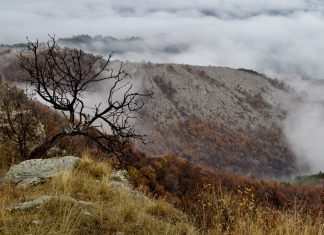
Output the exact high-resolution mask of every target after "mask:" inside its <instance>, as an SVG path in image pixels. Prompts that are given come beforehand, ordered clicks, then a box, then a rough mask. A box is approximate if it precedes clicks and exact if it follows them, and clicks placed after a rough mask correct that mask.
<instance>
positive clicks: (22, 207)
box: [6, 196, 93, 212]
mask: <svg viewBox="0 0 324 235" xmlns="http://www.w3.org/2000/svg"><path fill="white" fill-rule="evenodd" d="M49 201H61V202H71V203H77V204H80V205H83V206H91V205H93V203H92V202H86V201H79V200H76V199H74V198H72V197H67V196H42V197H40V198H37V199H35V200H31V201H26V202H23V203H19V204H15V205H11V206H8V207H7V208H6V209H7V210H8V211H10V212H12V211H17V210H19V211H26V210H30V209H34V208H38V207H40V206H42V205H44V204H45V203H47V202H49Z"/></svg>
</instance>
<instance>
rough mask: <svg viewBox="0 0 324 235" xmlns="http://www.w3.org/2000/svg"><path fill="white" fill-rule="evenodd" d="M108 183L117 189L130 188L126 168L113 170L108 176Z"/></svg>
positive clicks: (127, 189)
mask: <svg viewBox="0 0 324 235" xmlns="http://www.w3.org/2000/svg"><path fill="white" fill-rule="evenodd" d="M110 179H111V181H110V185H111V186H112V187H113V188H115V189H117V190H126V191H129V190H131V186H130V183H129V181H128V173H127V171H126V170H118V171H114V172H113V173H112V174H111V176H110Z"/></svg>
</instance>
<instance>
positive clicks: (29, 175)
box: [3, 156, 80, 188]
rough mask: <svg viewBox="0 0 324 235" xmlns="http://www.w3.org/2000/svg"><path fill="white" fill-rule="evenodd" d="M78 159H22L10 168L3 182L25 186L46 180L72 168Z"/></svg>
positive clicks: (71, 157)
mask: <svg viewBox="0 0 324 235" xmlns="http://www.w3.org/2000/svg"><path fill="white" fill-rule="evenodd" d="M79 161H80V159H79V158H77V157H73V156H65V157H55V158H48V159H32V160H27V161H23V162H21V163H19V164H17V165H14V166H12V167H11V168H10V170H9V171H8V172H7V173H6V175H5V176H4V178H3V182H4V183H11V184H15V185H17V187H22V188H26V187H29V186H32V185H36V184H39V183H41V182H45V181H48V180H49V179H51V178H53V177H55V176H57V175H59V174H61V173H62V172H64V171H70V170H72V169H73V168H74V166H75V164H76V163H78V162H79Z"/></svg>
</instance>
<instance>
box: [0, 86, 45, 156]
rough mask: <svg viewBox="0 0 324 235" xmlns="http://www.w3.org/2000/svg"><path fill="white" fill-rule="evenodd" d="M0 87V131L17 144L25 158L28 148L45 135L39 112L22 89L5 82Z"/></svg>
mask: <svg viewBox="0 0 324 235" xmlns="http://www.w3.org/2000/svg"><path fill="white" fill-rule="evenodd" d="M0 82H1V81H0ZM2 87H3V89H1V94H0V133H1V134H2V136H3V137H4V138H7V139H8V140H10V141H11V142H12V143H14V144H15V145H16V146H17V148H18V151H19V154H20V156H21V157H22V158H23V159H27V158H28V154H29V149H30V148H31V147H33V146H35V145H36V143H37V142H39V141H41V140H42V139H43V138H44V137H45V131H44V126H43V125H42V124H41V122H40V121H39V117H40V113H39V112H38V111H37V109H36V107H35V103H34V102H33V101H32V100H31V98H30V97H28V96H26V94H25V93H24V92H23V91H22V90H20V89H17V88H15V87H9V86H8V85H5V84H3V86H2Z"/></svg>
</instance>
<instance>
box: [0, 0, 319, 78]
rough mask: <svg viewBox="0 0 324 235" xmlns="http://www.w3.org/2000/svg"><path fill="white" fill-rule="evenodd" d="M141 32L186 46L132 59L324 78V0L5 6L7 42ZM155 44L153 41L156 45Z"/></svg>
mask: <svg viewBox="0 0 324 235" xmlns="http://www.w3.org/2000/svg"><path fill="white" fill-rule="evenodd" d="M48 33H51V34H56V36H57V37H69V36H73V35H77V34H89V35H92V36H94V35H98V34H101V35H104V36H113V37H117V38H125V37H131V36H140V37H143V38H145V43H146V44H144V45H143V46H144V47H145V46H147V47H148V48H150V49H152V48H154V45H155V47H161V46H163V44H168V43H171V42H172V43H175V44H177V45H178V44H179V45H180V44H183V45H185V48H186V50H181V52H179V53H178V54H174V53H173V54H161V53H160V54H159V53H155V52H154V50H153V51H152V50H151V52H147V53H130V54H128V55H126V56H127V58H123V59H129V60H151V61H152V62H176V63H189V64H199V65H209V64H211V65H223V66H230V67H246V68H252V69H255V70H258V71H260V72H264V73H267V74H279V75H281V76H285V75H287V76H302V77H312V78H322V77H323V74H324V60H323V59H321V57H323V55H324V1H323V0H287V1H282V0H239V1H238V0H177V1H175V0H164V1H156V0H121V1H116V0H115V1H112V0H91V1H89V0H70V1H67V0H11V1H4V3H2V4H1V7H0V43H15V42H24V41H25V37H26V36H27V35H28V36H29V37H30V38H38V39H41V40H45V39H47V34H48ZM152 44H154V45H153V46H152Z"/></svg>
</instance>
